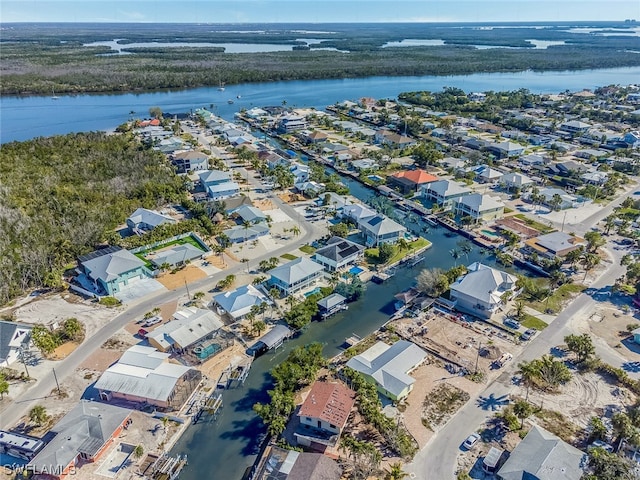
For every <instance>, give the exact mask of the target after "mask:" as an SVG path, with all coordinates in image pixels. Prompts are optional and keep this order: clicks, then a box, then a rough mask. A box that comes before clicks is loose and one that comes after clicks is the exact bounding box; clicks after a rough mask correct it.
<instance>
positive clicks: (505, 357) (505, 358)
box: [493, 352, 513, 368]
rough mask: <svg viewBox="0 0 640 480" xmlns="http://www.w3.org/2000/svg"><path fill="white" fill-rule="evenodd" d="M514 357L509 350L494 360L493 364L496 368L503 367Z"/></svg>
mask: <svg viewBox="0 0 640 480" xmlns="http://www.w3.org/2000/svg"><path fill="white" fill-rule="evenodd" d="M512 358H513V355H511V354H510V353H509V352H507V353H503V354H502V356H501V357H500V358H499V359H497V360H495V361H494V362H493V365H494V367H495V368H502V367H503V366H504V364H505V363H507V362H508V361H509V360H511V359H512Z"/></svg>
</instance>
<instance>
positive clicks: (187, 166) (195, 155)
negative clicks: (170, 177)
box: [171, 150, 209, 173]
mask: <svg viewBox="0 0 640 480" xmlns="http://www.w3.org/2000/svg"><path fill="white" fill-rule="evenodd" d="M171 163H172V164H173V166H174V167H176V169H177V171H178V173H187V172H198V171H202V170H206V169H208V168H209V156H208V155H207V154H206V153H204V152H200V151H198V150H187V151H184V152H177V153H174V154H173V155H172V156H171Z"/></svg>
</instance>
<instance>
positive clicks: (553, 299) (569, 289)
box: [531, 283, 587, 313]
mask: <svg viewBox="0 0 640 480" xmlns="http://www.w3.org/2000/svg"><path fill="white" fill-rule="evenodd" d="M586 288H587V287H585V286H584V285H580V284H576V283H566V284H564V285H561V286H560V287H558V288H557V289H556V290H555V291H554V292H553V295H551V296H550V297H549V298H547V299H545V300H542V301H540V302H533V303H531V308H533V309H535V310H538V311H539V312H544V311H546V310H547V309H551V310H553V311H554V312H556V313H558V312H560V311H561V310H562V307H563V306H564V305H565V304H566V303H567V301H568V300H569V299H571V298H573V297H575V296H576V295H577V294H578V293H580V292H582V291H583V290H584V289H586Z"/></svg>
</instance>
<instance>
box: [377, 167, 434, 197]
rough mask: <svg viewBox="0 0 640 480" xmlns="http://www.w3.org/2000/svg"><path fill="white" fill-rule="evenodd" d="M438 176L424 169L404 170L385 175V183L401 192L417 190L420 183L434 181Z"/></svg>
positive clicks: (424, 183)
mask: <svg viewBox="0 0 640 480" xmlns="http://www.w3.org/2000/svg"><path fill="white" fill-rule="evenodd" d="M436 180H438V177H436V176H435V175H431V174H430V173H427V172H425V171H424V170H420V169H418V170H405V171H403V172H398V173H394V174H393V175H389V176H388V177H387V183H388V184H389V186H390V187H391V188H398V189H399V190H400V192H401V193H402V194H407V193H411V192H417V191H418V188H420V186H421V185H426V184H427V183H431V182H435V181H436Z"/></svg>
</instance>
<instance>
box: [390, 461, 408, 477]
mask: <svg viewBox="0 0 640 480" xmlns="http://www.w3.org/2000/svg"><path fill="white" fill-rule="evenodd" d="M407 476H409V474H408V473H407V472H405V471H403V470H402V464H401V463H400V462H395V463H392V464H391V465H389V469H388V470H386V469H385V476H384V478H385V480H401V479H403V478H404V477H407Z"/></svg>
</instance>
